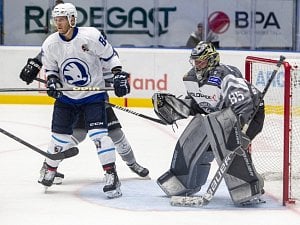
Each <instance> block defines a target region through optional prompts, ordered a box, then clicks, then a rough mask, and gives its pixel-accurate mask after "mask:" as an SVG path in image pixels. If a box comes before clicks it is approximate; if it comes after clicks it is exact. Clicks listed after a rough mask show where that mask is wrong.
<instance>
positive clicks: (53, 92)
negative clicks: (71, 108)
mask: <svg viewBox="0 0 300 225" xmlns="http://www.w3.org/2000/svg"><path fill="white" fill-rule="evenodd" d="M61 87H62V84H61V82H60V80H59V78H58V77H57V76H55V75H50V76H48V78H47V88H49V90H48V91H47V94H48V95H49V96H50V97H52V98H60V97H61V96H62V95H63V93H62V92H61V91H58V90H57V88H61Z"/></svg>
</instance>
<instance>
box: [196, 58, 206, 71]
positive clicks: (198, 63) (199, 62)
mask: <svg viewBox="0 0 300 225" xmlns="http://www.w3.org/2000/svg"><path fill="white" fill-rule="evenodd" d="M207 64H208V60H207V59H204V60H199V59H196V60H194V66H195V67H196V69H197V70H202V69H205V68H206V67H207Z"/></svg>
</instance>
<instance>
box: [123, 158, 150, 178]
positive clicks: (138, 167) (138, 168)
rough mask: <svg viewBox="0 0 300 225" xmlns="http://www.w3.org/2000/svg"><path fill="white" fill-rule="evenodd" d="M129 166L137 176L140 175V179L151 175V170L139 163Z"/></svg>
mask: <svg viewBox="0 0 300 225" xmlns="http://www.w3.org/2000/svg"><path fill="white" fill-rule="evenodd" d="M127 166H128V167H129V168H130V169H131V170H132V171H133V172H134V173H136V174H137V175H139V176H140V177H146V176H148V174H149V170H148V169H147V168H144V167H142V166H141V165H139V164H138V163H137V162H135V163H133V164H130V165H128V164H127Z"/></svg>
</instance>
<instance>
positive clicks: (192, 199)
mask: <svg viewBox="0 0 300 225" xmlns="http://www.w3.org/2000/svg"><path fill="white" fill-rule="evenodd" d="M284 60H285V57H284V56H282V55H281V56H280V58H279V60H278V62H277V64H276V68H275V69H274V70H273V72H272V74H271V76H270V78H269V80H268V83H267V84H266V86H265V88H264V90H263V92H262V95H261V96H260V98H259V101H258V104H257V105H256V106H255V109H254V112H253V113H252V114H251V116H250V119H249V121H248V123H247V124H245V125H244V127H243V129H242V133H244V134H245V133H246V131H247V130H248V127H249V124H250V123H251V121H252V120H253V118H254V116H255V114H256V113H257V111H258V109H259V105H260V103H261V102H262V101H263V99H264V97H265V95H266V93H267V91H268V89H269V87H270V85H271V83H272V81H273V79H274V78H275V76H276V74H277V72H278V70H279V69H280V67H281V65H282V64H283V63H284ZM241 148H242V147H238V148H237V149H235V150H234V151H232V152H230V153H229V154H228V155H226V156H225V158H224V159H223V161H222V163H221V164H220V166H219V168H218V169H217V171H216V173H215V175H214V177H213V178H212V180H211V182H210V184H209V185H208V188H207V191H206V193H205V194H204V195H202V196H172V197H171V200H170V204H171V205H172V206H183V207H184V206H185V207H202V206H205V205H208V204H209V202H210V201H211V199H212V198H213V196H214V195H215V193H216V191H217V189H218V187H219V185H220V183H221V182H222V180H223V178H224V175H225V173H226V172H227V170H228V169H229V167H230V165H231V163H232V161H233V159H234V158H235V156H236V155H237V154H240V153H239V151H243V149H241Z"/></svg>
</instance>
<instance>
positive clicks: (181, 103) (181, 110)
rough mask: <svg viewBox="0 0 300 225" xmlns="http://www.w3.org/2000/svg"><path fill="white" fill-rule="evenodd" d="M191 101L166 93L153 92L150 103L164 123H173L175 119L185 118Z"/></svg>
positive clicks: (189, 110) (188, 113) (188, 112)
mask: <svg viewBox="0 0 300 225" xmlns="http://www.w3.org/2000/svg"><path fill="white" fill-rule="evenodd" d="M190 103H191V101H190V100H185V99H179V98H176V97H175V95H172V94H167V93H155V94H154V95H153V96H152V104H153V107H154V112H155V113H156V115H157V116H158V117H159V118H160V119H161V120H162V121H164V122H165V123H167V124H170V125H171V124H173V123H175V122H176V121H177V120H180V119H186V118H188V116H189V115H190V112H191V106H190Z"/></svg>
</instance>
